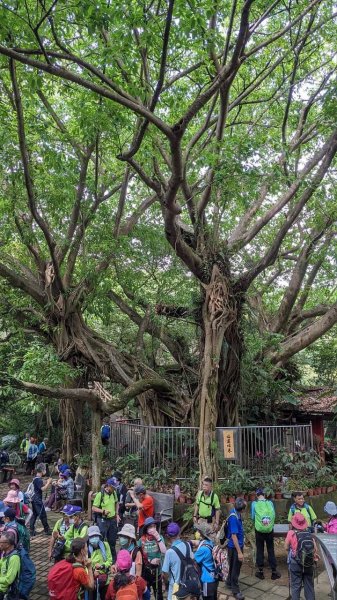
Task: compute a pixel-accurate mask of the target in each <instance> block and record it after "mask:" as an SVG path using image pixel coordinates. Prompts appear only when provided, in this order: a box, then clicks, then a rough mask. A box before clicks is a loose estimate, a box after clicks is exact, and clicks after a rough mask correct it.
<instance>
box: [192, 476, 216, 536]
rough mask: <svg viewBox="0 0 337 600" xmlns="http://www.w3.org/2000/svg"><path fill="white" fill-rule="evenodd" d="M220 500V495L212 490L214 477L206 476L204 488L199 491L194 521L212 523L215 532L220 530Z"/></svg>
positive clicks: (203, 483) (203, 482)
mask: <svg viewBox="0 0 337 600" xmlns="http://www.w3.org/2000/svg"><path fill="white" fill-rule="evenodd" d="M219 520H220V501H219V497H218V495H217V494H216V493H215V492H214V491H213V490H212V479H211V478H210V477H204V479H203V481H202V489H201V490H200V491H199V492H198V493H197V497H196V501H195V506H194V515H193V522H194V524H195V523H208V524H209V525H212V528H213V532H215V533H216V532H217V531H219Z"/></svg>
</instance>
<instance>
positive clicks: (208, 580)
mask: <svg viewBox="0 0 337 600" xmlns="http://www.w3.org/2000/svg"><path fill="white" fill-rule="evenodd" d="M195 529H196V530H197V531H199V533H200V535H201V542H200V544H199V547H198V549H197V550H196V552H195V553H194V560H195V562H196V563H197V564H198V565H199V567H200V568H201V575H200V581H201V584H202V597H203V599H204V600H206V599H207V600H216V598H217V593H218V584H219V579H218V578H217V575H216V565H215V562H214V558H213V550H214V547H215V545H214V542H213V540H212V538H211V535H212V532H213V530H212V526H211V525H208V524H207V523H200V524H198V525H195Z"/></svg>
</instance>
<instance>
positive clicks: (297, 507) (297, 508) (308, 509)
mask: <svg viewBox="0 0 337 600" xmlns="http://www.w3.org/2000/svg"><path fill="white" fill-rule="evenodd" d="M293 498H294V502H293V504H292V505H291V507H290V509H289V513H288V521H289V523H291V520H292V518H293V516H294V515H295V514H296V513H301V515H303V517H304V518H305V519H306V520H307V521H308V523H309V527H311V531H314V525H315V522H316V519H317V517H316V514H315V511H314V509H313V508H312V506H310V504H308V503H307V502H305V501H304V496H303V494H302V492H294V493H293Z"/></svg>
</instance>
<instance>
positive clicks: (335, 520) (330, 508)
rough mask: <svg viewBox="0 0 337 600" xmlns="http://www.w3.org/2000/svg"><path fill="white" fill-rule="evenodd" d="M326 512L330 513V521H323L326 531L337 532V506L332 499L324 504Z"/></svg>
mask: <svg viewBox="0 0 337 600" xmlns="http://www.w3.org/2000/svg"><path fill="white" fill-rule="evenodd" d="M324 512H325V513H326V514H327V515H329V517H330V518H329V521H328V522H327V523H323V530H324V531H325V532H326V533H337V506H336V504H335V503H334V502H332V501H331V500H330V501H329V502H327V503H326V504H325V506H324Z"/></svg>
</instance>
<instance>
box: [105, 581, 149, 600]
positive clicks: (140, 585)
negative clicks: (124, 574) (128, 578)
mask: <svg viewBox="0 0 337 600" xmlns="http://www.w3.org/2000/svg"><path fill="white" fill-rule="evenodd" d="M132 583H135V584H136V588H137V592H138V598H139V600H142V598H143V594H144V592H145V590H146V581H145V579H143V578H142V577H138V576H137V575H136V577H133V578H132ZM116 593H117V592H116V591H115V582H114V580H112V581H110V583H109V587H108V591H107V593H106V596H105V600H115V598H116Z"/></svg>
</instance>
